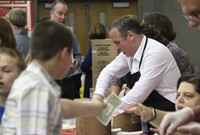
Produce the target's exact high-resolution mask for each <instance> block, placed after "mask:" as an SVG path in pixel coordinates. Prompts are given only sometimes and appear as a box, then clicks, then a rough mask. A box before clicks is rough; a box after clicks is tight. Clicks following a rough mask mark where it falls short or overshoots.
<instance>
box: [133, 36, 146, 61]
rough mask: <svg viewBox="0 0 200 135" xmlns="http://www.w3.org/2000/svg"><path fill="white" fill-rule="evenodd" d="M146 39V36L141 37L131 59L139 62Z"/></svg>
mask: <svg viewBox="0 0 200 135" xmlns="http://www.w3.org/2000/svg"><path fill="white" fill-rule="evenodd" d="M146 39H147V37H146V36H145V35H143V39H142V41H141V43H140V46H139V48H138V50H137V51H136V53H135V55H134V56H133V57H132V59H133V60H134V59H135V60H137V61H138V62H140V59H141V56H142V52H143V50H144V45H145V41H146Z"/></svg>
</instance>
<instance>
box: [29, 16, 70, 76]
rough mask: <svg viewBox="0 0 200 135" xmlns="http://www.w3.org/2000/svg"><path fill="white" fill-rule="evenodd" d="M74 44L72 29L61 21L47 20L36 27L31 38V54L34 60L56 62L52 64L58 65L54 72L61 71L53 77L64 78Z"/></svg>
mask: <svg viewBox="0 0 200 135" xmlns="http://www.w3.org/2000/svg"><path fill="white" fill-rule="evenodd" d="M72 46H73V39H72V33H71V31H70V30H69V29H68V28H66V27H65V26H64V25H63V24H61V23H58V22H55V21H51V20H47V21H43V22H40V23H38V24H37V25H36V27H35V28H34V31H33V33H32V40H31V56H32V59H33V60H39V61H40V62H43V63H44V62H48V61H51V63H52V62H54V64H51V66H56V69H54V72H58V71H59V73H56V74H57V75H55V76H53V77H54V78H55V79H62V77H63V76H64V75H65V74H66V72H67V71H68V70H69V68H70V65H71V62H72V61H71V53H72ZM55 63H56V64H57V65H55ZM54 74H55V73H54ZM58 74H59V75H58ZM61 74H62V76H61Z"/></svg>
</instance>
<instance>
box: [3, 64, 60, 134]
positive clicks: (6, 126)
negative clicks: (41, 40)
mask: <svg viewBox="0 0 200 135" xmlns="http://www.w3.org/2000/svg"><path fill="white" fill-rule="evenodd" d="M61 126H62V113H61V105H60V87H59V86H58V85H57V84H56V82H55V81H54V79H53V78H52V77H51V76H50V75H49V74H48V73H47V71H46V70H45V69H44V68H43V67H42V66H40V65H39V64H37V63H35V62H32V63H30V65H29V66H28V67H27V69H26V70H25V71H24V72H23V73H22V74H21V75H20V76H19V77H18V78H17V79H16V81H15V82H14V84H13V87H12V89H11V92H10V94H9V96H8V99H7V101H6V107H5V112H4V115H3V119H2V123H1V128H0V135H30V134H37V135H59V134H60V132H61Z"/></svg>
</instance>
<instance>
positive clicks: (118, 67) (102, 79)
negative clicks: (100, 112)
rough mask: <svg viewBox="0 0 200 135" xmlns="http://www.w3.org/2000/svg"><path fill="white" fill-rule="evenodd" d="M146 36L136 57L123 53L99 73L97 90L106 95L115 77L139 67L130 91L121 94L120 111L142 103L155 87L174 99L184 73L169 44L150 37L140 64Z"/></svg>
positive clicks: (136, 69) (163, 94)
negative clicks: (138, 75)
mask: <svg viewBox="0 0 200 135" xmlns="http://www.w3.org/2000/svg"><path fill="white" fill-rule="evenodd" d="M145 41H146V36H143V40H142V42H141V44H140V47H139V48H138V50H137V52H136V53H135V55H134V56H133V57H127V56H126V55H124V54H123V53H120V54H119V55H118V56H117V57H116V58H115V59H114V60H113V61H112V62H111V63H110V64H108V65H107V66H106V67H105V68H104V69H103V70H102V72H101V73H100V75H99V77H98V79H97V83H96V90H95V92H94V94H100V95H104V94H105V91H106V90H107V88H108V87H110V85H111V84H112V81H113V79H116V78H119V77H122V76H124V75H125V74H126V73H128V72H129V71H130V72H131V74H133V73H136V72H138V71H140V74H141V77H140V79H139V80H138V81H137V82H136V83H135V85H134V86H133V88H132V89H131V90H130V92H129V93H128V94H126V95H125V96H124V97H123V98H122V104H121V107H120V108H119V109H118V113H122V112H124V109H127V108H129V107H132V106H133V105H134V104H135V103H143V102H144V101H145V100H146V99H147V97H148V96H149V95H150V93H151V92H152V91H153V90H156V91H157V92H158V93H159V94H161V95H162V96H163V97H165V98H166V99H168V100H169V101H171V102H173V103H175V100H176V84H177V81H178V78H179V77H180V76H181V74H180V71H179V69H178V66H177V64H176V61H175V59H174V57H173V55H172V54H171V52H170V51H169V49H168V48H167V47H165V46H164V45H163V44H161V43H159V42H157V41H155V40H153V39H150V38H148V42H147V46H146V49H145V52H144V56H143V60H142V63H141V67H140V69H139V62H140V58H141V56H142V52H143V49H144V45H145Z"/></svg>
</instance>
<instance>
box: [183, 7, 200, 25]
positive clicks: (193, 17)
mask: <svg viewBox="0 0 200 135" xmlns="http://www.w3.org/2000/svg"><path fill="white" fill-rule="evenodd" d="M199 14H200V10H195V11H192V12H190V13H189V14H184V15H183V16H184V17H185V18H186V19H187V20H188V21H198V22H199V21H200V19H198V15H199Z"/></svg>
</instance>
